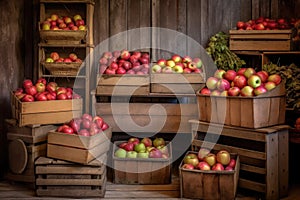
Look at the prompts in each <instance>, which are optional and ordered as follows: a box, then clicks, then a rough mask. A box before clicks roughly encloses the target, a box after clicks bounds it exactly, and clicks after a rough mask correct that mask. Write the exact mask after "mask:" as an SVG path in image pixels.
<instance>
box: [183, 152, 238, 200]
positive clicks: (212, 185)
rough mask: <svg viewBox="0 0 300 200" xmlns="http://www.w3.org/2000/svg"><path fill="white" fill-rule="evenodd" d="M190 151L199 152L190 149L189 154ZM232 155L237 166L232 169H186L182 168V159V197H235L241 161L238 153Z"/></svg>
mask: <svg viewBox="0 0 300 200" xmlns="http://www.w3.org/2000/svg"><path fill="white" fill-rule="evenodd" d="M189 153H195V154H198V152H194V151H188V152H187V154H189ZM187 154H186V155H187ZM231 157H232V158H235V159H236V166H235V168H234V170H232V171H213V170H209V171H205V170H197V169H194V170H190V169H184V168H182V165H183V161H182V162H181V164H180V166H179V177H180V194H181V198H190V199H214V200H217V199H224V200H226V199H228V200H232V199H235V196H236V191H237V185H238V178H239V170H240V161H239V156H238V155H237V154H231Z"/></svg>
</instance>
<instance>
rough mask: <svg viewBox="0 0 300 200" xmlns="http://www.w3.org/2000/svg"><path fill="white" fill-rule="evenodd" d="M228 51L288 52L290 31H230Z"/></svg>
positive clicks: (290, 41)
mask: <svg viewBox="0 0 300 200" xmlns="http://www.w3.org/2000/svg"><path fill="white" fill-rule="evenodd" d="M229 34H230V40H229V47H230V50H236V51H240V50H252V51H290V50H293V46H292V30H230V31H229Z"/></svg>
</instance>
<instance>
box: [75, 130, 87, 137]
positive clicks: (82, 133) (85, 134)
mask: <svg viewBox="0 0 300 200" xmlns="http://www.w3.org/2000/svg"><path fill="white" fill-rule="evenodd" d="M78 135H82V136H87V137H88V136H90V132H89V131H88V130H87V129H81V130H80V131H79V132H78Z"/></svg>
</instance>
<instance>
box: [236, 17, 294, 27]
mask: <svg viewBox="0 0 300 200" xmlns="http://www.w3.org/2000/svg"><path fill="white" fill-rule="evenodd" d="M295 22H296V19H294V18H292V19H290V20H287V19H284V18H279V19H270V18H267V17H259V18H257V19H251V20H248V21H246V22H244V21H238V22H237V23H236V28H237V29H238V30H284V29H291V28H293V27H294V24H295Z"/></svg>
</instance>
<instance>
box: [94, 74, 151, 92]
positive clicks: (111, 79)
mask: <svg viewBox="0 0 300 200" xmlns="http://www.w3.org/2000/svg"><path fill="white" fill-rule="evenodd" d="M149 93H150V77H149V75H106V74H102V75H101V76H100V77H98V81H97V88H96V95H113V94H117V95H135V96H140V95H148V94H149Z"/></svg>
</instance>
